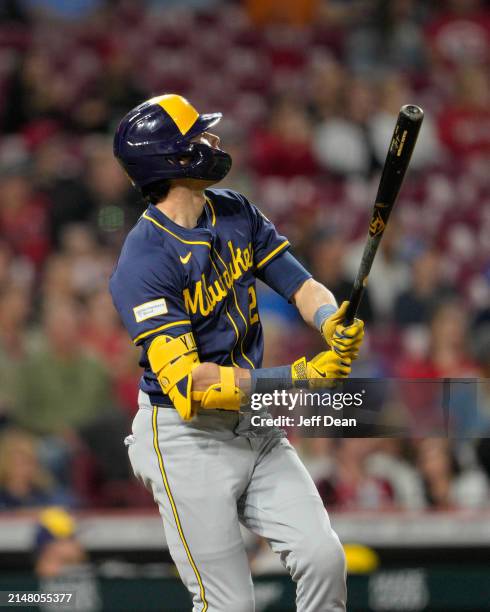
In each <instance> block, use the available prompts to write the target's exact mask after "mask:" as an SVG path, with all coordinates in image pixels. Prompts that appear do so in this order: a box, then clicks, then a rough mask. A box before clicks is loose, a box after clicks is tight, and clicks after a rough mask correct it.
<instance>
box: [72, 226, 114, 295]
mask: <svg viewBox="0 0 490 612" xmlns="http://www.w3.org/2000/svg"><path fill="white" fill-rule="evenodd" d="M60 247H61V248H60V251H61V252H62V253H63V257H64V259H65V260H66V263H67V265H68V267H69V270H70V275H71V279H72V281H71V285H72V287H73V291H74V292H75V295H76V296H77V297H79V298H89V297H90V296H91V295H93V294H94V293H97V292H98V291H99V290H101V289H105V290H106V291H107V283H108V280H109V275H110V273H111V272H112V267H113V259H114V258H113V255H111V254H110V253H107V252H106V251H105V250H104V249H102V248H100V247H99V246H98V244H97V240H96V236H95V235H94V232H93V230H92V228H91V227H90V226H89V225H88V224H81V223H80V224H71V225H65V226H64V229H63V231H62V232H61V237H60Z"/></svg>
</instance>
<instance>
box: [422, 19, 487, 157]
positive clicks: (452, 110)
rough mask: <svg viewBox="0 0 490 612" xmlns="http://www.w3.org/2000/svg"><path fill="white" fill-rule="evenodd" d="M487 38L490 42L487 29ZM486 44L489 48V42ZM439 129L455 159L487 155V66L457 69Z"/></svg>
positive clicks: (440, 118)
mask: <svg viewBox="0 0 490 612" xmlns="http://www.w3.org/2000/svg"><path fill="white" fill-rule="evenodd" d="M489 25H490V16H489ZM488 36H489V41H490V29H489V35H488ZM488 44H489V48H490V42H489V43H488ZM438 126H439V137H440V139H441V142H442V143H443V144H444V146H445V147H446V148H447V149H448V150H449V152H450V153H451V154H452V155H453V156H454V157H455V158H456V159H461V157H463V156H488V155H490V76H489V73H488V66H473V67H468V66H464V67H461V68H460V69H459V71H458V73H457V75H456V93H455V96H454V101H453V102H452V103H450V104H448V105H446V106H445V107H443V109H442V111H441V113H440V115H439V117H438ZM424 129H425V125H424Z"/></svg>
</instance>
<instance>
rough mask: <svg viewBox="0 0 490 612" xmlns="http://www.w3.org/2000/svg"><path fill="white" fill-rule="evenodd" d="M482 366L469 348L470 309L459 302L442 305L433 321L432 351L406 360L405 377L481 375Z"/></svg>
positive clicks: (437, 309)
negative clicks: (479, 373) (468, 317)
mask: <svg viewBox="0 0 490 612" xmlns="http://www.w3.org/2000/svg"><path fill="white" fill-rule="evenodd" d="M477 373H478V369H477V367H476V365H475V363H474V362H473V360H472V358H471V355H470V353H469V348H468V322H467V316H466V312H465V310H464V308H463V306H462V304H461V303H460V302H458V301H455V300H451V301H446V302H443V303H441V304H439V305H438V307H437V308H436V310H435V311H434V313H433V316H432V319H431V322H430V339H429V343H428V350H427V352H426V353H425V355H423V356H421V357H415V358H413V359H412V358H408V359H406V360H403V359H402V362H401V363H400V366H399V374H400V375H401V376H402V378H445V377H448V378H451V377H454V378H458V377H459V378H464V377H472V376H477Z"/></svg>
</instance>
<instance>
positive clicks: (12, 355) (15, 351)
mask: <svg viewBox="0 0 490 612" xmlns="http://www.w3.org/2000/svg"><path fill="white" fill-rule="evenodd" d="M29 298H30V296H29V294H28V293H27V291H26V290H25V289H23V288H21V287H16V286H15V285H14V284H13V283H11V284H5V285H3V286H2V285H1V284H0V415H3V417H4V418H8V415H9V413H10V411H11V410H12V408H13V406H15V403H16V399H15V398H16V385H15V379H16V375H17V370H18V368H19V367H21V364H22V360H23V359H24V357H25V353H26V340H27V338H26V336H27V334H26V331H27V321H28V316H29V310H30V308H29V306H30V304H29Z"/></svg>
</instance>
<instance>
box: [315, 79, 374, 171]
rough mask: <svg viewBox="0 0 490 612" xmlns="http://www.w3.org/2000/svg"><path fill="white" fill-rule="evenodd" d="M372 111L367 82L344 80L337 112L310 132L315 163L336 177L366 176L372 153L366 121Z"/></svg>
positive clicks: (369, 89)
mask: <svg viewBox="0 0 490 612" xmlns="http://www.w3.org/2000/svg"><path fill="white" fill-rule="evenodd" d="M372 110H373V95H372V90H371V86H370V84H369V83H368V82H367V81H363V80H360V79H350V80H348V81H347V82H346V83H345V88H344V91H343V96H342V101H341V106H340V108H339V109H338V111H337V113H335V114H333V115H332V116H330V117H327V118H326V119H325V120H324V121H323V122H322V123H320V125H319V126H318V127H317V129H316V130H315V132H314V149H315V153H316V156H317V158H318V161H319V163H321V164H322V165H323V166H324V167H325V168H327V169H329V170H330V171H331V172H333V173H335V174H337V175H340V176H343V175H348V176H349V175H360V176H368V174H369V172H370V170H371V166H372V155H371V149H370V145H369V142H368V140H367V133H366V122H367V119H368V118H369V117H370V115H371V112H372Z"/></svg>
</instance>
